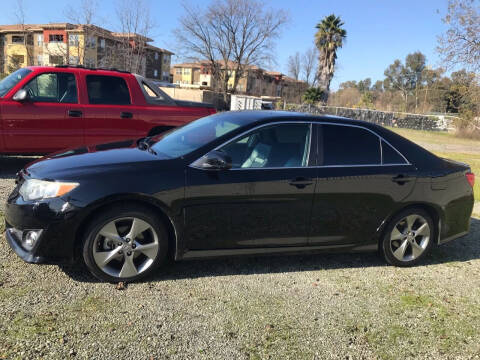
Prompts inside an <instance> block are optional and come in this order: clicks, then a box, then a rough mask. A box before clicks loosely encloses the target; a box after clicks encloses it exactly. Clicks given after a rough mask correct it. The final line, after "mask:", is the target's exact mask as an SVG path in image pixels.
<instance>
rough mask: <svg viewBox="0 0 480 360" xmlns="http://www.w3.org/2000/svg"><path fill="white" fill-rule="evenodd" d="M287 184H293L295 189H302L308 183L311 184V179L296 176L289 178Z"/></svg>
mask: <svg viewBox="0 0 480 360" xmlns="http://www.w3.org/2000/svg"><path fill="white" fill-rule="evenodd" d="M289 184H290V185H292V186H295V187H296V188H297V189H304V188H305V187H307V186H308V185H312V184H313V180H312V179H309V178H305V177H297V178H295V179H293V180H291V181H290V182H289Z"/></svg>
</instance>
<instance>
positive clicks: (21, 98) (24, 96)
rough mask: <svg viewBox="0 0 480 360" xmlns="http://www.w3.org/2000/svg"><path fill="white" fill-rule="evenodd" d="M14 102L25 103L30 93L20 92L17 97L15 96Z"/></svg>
mask: <svg viewBox="0 0 480 360" xmlns="http://www.w3.org/2000/svg"><path fill="white" fill-rule="evenodd" d="M12 99H13V101H25V100H27V99H28V92H27V90H25V89H20V90H18V91H17V92H16V93H15V95H13V98H12Z"/></svg>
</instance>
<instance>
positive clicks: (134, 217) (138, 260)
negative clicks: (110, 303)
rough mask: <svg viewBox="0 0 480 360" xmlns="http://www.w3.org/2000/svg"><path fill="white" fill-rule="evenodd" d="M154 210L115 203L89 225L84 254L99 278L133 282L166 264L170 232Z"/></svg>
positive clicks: (94, 273)
mask: <svg viewBox="0 0 480 360" xmlns="http://www.w3.org/2000/svg"><path fill="white" fill-rule="evenodd" d="M151 212H152V211H151V209H149V208H148V207H144V206H141V205H137V204H130V205H129V204H122V205H120V206H115V205H112V208H110V209H107V210H105V211H104V212H102V213H100V214H98V216H96V217H95V220H93V221H92V222H91V223H90V224H89V225H88V227H87V230H86V232H85V236H84V238H83V243H82V255H83V260H84V262H85V265H86V266H87V268H88V270H89V271H90V272H91V273H92V275H94V276H95V277H96V278H98V279H100V280H102V281H107V282H111V283H117V282H120V281H122V282H133V281H137V280H139V279H141V278H144V277H146V276H148V275H149V274H150V273H151V272H152V271H154V270H155V269H156V268H158V267H159V266H160V265H162V264H164V263H165V261H166V257H167V253H168V237H167V236H168V235H167V231H166V229H165V226H164V224H163V223H162V221H161V220H160V219H158V218H157V217H155V216H154V215H152V214H151Z"/></svg>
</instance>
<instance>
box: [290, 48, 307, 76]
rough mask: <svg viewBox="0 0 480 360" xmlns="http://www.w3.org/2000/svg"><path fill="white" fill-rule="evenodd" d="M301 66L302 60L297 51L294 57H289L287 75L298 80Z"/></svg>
mask: <svg viewBox="0 0 480 360" xmlns="http://www.w3.org/2000/svg"><path fill="white" fill-rule="evenodd" d="M302 65H303V64H302V59H301V56H300V53H299V52H298V51H297V52H296V53H295V55H290V56H289V57H288V63H287V66H288V75H290V76H291V77H293V78H294V79H295V80H299V79H300V72H301V69H302Z"/></svg>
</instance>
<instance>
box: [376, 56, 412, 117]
mask: <svg viewBox="0 0 480 360" xmlns="http://www.w3.org/2000/svg"><path fill="white" fill-rule="evenodd" d="M384 74H385V77H386V78H385V81H384V82H383V86H384V87H385V89H386V90H390V91H392V90H399V91H400V92H401V94H402V98H403V102H404V106H403V107H404V111H407V107H408V94H409V92H410V85H411V84H410V79H409V78H408V76H407V70H406V69H405V66H404V65H403V64H402V62H401V61H400V60H398V59H397V60H395V61H394V62H393V64H391V65H390V66H389V67H388V68H387V69H386V70H385V72H384Z"/></svg>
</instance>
